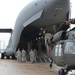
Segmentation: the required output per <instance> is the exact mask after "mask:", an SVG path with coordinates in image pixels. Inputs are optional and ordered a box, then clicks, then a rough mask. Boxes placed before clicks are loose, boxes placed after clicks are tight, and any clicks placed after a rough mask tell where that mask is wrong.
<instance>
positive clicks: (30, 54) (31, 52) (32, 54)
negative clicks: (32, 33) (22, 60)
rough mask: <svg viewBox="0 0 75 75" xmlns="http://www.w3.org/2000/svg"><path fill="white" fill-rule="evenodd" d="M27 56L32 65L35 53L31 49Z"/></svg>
mask: <svg viewBox="0 0 75 75" xmlns="http://www.w3.org/2000/svg"><path fill="white" fill-rule="evenodd" d="M29 56H30V61H31V63H33V62H34V59H35V52H34V51H33V50H32V49H31V51H30V52H29Z"/></svg>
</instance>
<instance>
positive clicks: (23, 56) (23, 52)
mask: <svg viewBox="0 0 75 75" xmlns="http://www.w3.org/2000/svg"><path fill="white" fill-rule="evenodd" d="M22 62H27V60H26V51H25V50H24V49H23V50H22Z"/></svg>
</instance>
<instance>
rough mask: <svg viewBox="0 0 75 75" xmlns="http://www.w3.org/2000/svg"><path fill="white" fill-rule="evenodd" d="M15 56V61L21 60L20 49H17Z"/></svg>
mask: <svg viewBox="0 0 75 75" xmlns="http://www.w3.org/2000/svg"><path fill="white" fill-rule="evenodd" d="M16 56H17V61H18V62H21V51H20V49H18V50H17V52H16Z"/></svg>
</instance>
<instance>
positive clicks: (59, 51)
mask: <svg viewBox="0 0 75 75" xmlns="http://www.w3.org/2000/svg"><path fill="white" fill-rule="evenodd" d="M61 54H62V47H61V44H58V45H56V46H55V56H61Z"/></svg>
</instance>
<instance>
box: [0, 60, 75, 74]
mask: <svg viewBox="0 0 75 75" xmlns="http://www.w3.org/2000/svg"><path fill="white" fill-rule="evenodd" d="M59 68H60V67H58V66H56V65H55V64H53V67H52V68H50V67H49V63H34V64H32V63H30V62H26V63H22V62H17V60H11V59H9V60H7V59H0V75H58V70H59ZM67 75H75V70H72V71H69V72H68V74H67Z"/></svg>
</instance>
